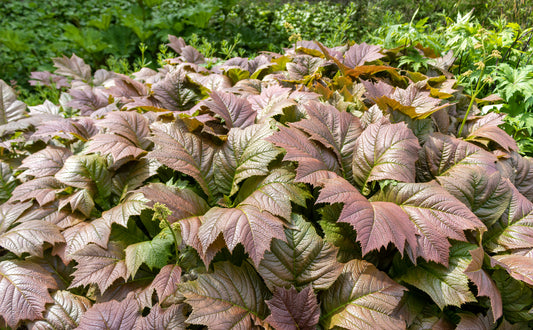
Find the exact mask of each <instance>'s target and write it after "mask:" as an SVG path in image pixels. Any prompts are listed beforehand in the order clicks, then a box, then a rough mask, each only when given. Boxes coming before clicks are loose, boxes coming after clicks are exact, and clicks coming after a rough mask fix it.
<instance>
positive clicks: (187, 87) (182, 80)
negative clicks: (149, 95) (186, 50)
mask: <svg viewBox="0 0 533 330" xmlns="http://www.w3.org/2000/svg"><path fill="white" fill-rule="evenodd" d="M152 91H153V93H154V94H153V95H154V97H155V98H156V99H157V101H159V102H160V103H161V104H162V106H163V108H165V109H168V110H171V111H184V110H188V109H190V108H192V107H193V106H194V105H195V104H196V102H198V101H199V100H200V94H201V91H200V86H199V85H197V84H196V83H194V82H193V81H192V80H191V79H190V78H189V77H187V72H186V71H185V69H184V68H182V67H178V68H177V69H175V70H174V71H172V72H170V73H169V74H167V75H166V77H165V78H164V79H163V80H161V81H159V82H158V83H156V84H154V85H153V86H152Z"/></svg>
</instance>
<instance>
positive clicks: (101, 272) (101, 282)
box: [70, 242, 128, 293]
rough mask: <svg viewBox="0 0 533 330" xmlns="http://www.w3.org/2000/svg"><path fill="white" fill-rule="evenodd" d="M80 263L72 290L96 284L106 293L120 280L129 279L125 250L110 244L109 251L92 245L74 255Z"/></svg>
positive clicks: (74, 274) (117, 245)
mask: <svg viewBox="0 0 533 330" xmlns="http://www.w3.org/2000/svg"><path fill="white" fill-rule="evenodd" d="M73 258H74V260H76V262H77V263H78V265H77V266H76V271H75V272H74V273H73V274H72V276H74V280H73V281H72V284H71V285H70V288H75V287H78V286H82V285H89V284H95V285H97V286H98V288H99V289H100V292H102V293H103V292H104V291H105V290H106V289H107V288H108V287H109V286H111V284H113V282H114V281H115V280H117V279H119V278H123V279H124V280H126V279H127V278H128V273H127V268H126V263H125V261H124V258H125V254H124V248H123V247H122V246H121V245H119V244H116V243H112V242H110V243H109V245H108V247H107V249H103V248H101V247H100V246H98V245H95V244H91V245H88V246H87V247H85V248H83V249H81V250H79V251H77V252H76V253H74V254H73Z"/></svg>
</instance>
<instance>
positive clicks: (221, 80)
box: [188, 72, 232, 92]
mask: <svg viewBox="0 0 533 330" xmlns="http://www.w3.org/2000/svg"><path fill="white" fill-rule="evenodd" d="M188 76H189V78H191V79H192V80H193V81H194V82H195V83H197V84H198V85H202V86H203V87H205V88H207V89H208V90H210V91H212V92H214V91H223V90H225V89H226V88H230V87H231V85H232V84H231V79H229V78H228V77H227V76H224V75H221V74H216V73H211V74H209V75H207V76H206V75H203V74H201V73H195V72H191V73H189V74H188Z"/></svg>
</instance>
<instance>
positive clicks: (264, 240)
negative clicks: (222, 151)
mask: <svg viewBox="0 0 533 330" xmlns="http://www.w3.org/2000/svg"><path fill="white" fill-rule="evenodd" d="M292 180H293V175H291V173H290V172H287V171H285V170H274V171H272V172H271V174H270V175H269V176H268V177H266V178H264V179H263V180H261V181H260V183H259V184H258V185H257V186H255V185H254V186H252V187H253V188H255V190H252V191H253V192H252V193H251V194H250V195H249V196H248V197H246V199H244V200H243V201H242V202H240V203H239V204H238V205H237V206H235V207H234V208H221V207H213V208H211V209H210V210H209V211H208V212H207V213H206V214H205V215H204V222H203V224H202V225H201V227H200V229H199V231H198V237H199V240H200V242H201V244H202V247H203V248H202V250H203V251H207V250H208V248H209V247H210V246H211V245H212V244H213V243H214V242H215V241H216V239H217V237H218V236H219V234H221V233H222V234H223V237H224V241H225V242H226V245H227V247H228V249H229V250H230V251H233V249H234V248H235V247H236V246H237V244H239V243H242V244H243V245H244V249H245V250H246V252H248V254H249V255H250V258H252V260H253V261H254V264H255V265H256V266H257V265H259V262H260V261H261V259H262V258H263V254H264V253H265V251H266V250H268V249H269V248H270V241H272V239H273V238H278V239H280V240H285V234H284V232H283V224H284V221H283V220H281V219H280V218H279V217H280V216H281V217H284V218H285V219H288V218H289V216H290V212H291V200H292V201H293V202H295V203H298V204H303V203H304V202H305V197H304V196H305V193H304V191H303V190H301V189H299V188H298V187H297V186H296V185H295V184H294V183H293V182H292ZM249 189H250V188H249V187H247V186H246V184H245V185H243V189H242V190H243V191H247V190H249ZM238 197H239V196H237V198H238ZM302 199H303V200H302Z"/></svg>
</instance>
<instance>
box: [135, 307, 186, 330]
mask: <svg viewBox="0 0 533 330" xmlns="http://www.w3.org/2000/svg"><path fill="white" fill-rule="evenodd" d="M183 307H184V305H183V304H180V305H171V306H170V307H169V308H166V309H163V308H161V306H160V305H159V304H157V305H155V306H154V307H152V308H151V309H150V314H148V315H147V316H146V317H139V318H138V319H137V321H136V322H135V326H134V327H133V329H135V330H167V329H168V330H185V328H186V326H187V324H186V323H185V316H184V315H183Z"/></svg>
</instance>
